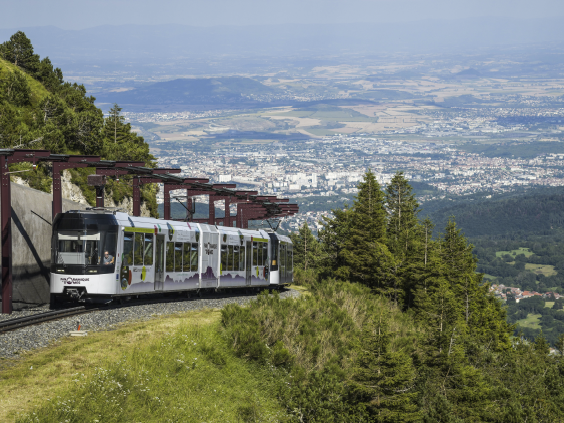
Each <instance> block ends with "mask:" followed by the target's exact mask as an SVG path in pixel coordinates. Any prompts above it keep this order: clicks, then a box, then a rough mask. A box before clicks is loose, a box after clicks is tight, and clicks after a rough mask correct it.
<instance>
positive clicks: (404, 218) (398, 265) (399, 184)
mask: <svg viewBox="0 0 564 423" xmlns="http://www.w3.org/2000/svg"><path fill="white" fill-rule="evenodd" d="M385 200H386V207H387V209H388V213H389V218H388V225H387V230H386V237H387V246H388V248H389V250H390V252H391V253H392V254H393V256H394V263H395V266H394V273H395V276H396V278H397V279H398V281H399V285H400V286H401V289H402V290H403V291H404V293H405V299H406V303H407V304H406V305H408V306H411V305H412V302H413V291H414V290H415V287H414V286H413V284H414V281H415V279H416V278H414V275H413V273H414V272H416V269H415V267H417V265H418V264H420V260H421V257H420V253H421V251H420V250H421V248H422V247H423V245H422V241H423V239H422V237H423V236H424V235H425V234H424V233H423V232H422V229H423V228H422V227H421V225H420V224H419V222H418V220H417V213H418V208H419V204H418V203H417V200H416V199H415V195H414V194H413V192H412V188H411V186H410V185H409V183H408V181H407V179H406V178H405V177H404V175H403V172H397V173H396V174H395V175H394V177H393V178H392V180H391V181H390V183H389V184H388V186H387V187H386V193H385ZM427 241H428V239H427ZM423 252H424V251H423Z"/></svg>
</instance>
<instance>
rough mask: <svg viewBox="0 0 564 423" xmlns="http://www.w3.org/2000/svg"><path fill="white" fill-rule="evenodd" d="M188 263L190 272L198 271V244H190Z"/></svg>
mask: <svg viewBox="0 0 564 423" xmlns="http://www.w3.org/2000/svg"><path fill="white" fill-rule="evenodd" d="M190 263H191V266H190V267H191V269H192V272H197V271H198V244H192V251H191V252H190Z"/></svg>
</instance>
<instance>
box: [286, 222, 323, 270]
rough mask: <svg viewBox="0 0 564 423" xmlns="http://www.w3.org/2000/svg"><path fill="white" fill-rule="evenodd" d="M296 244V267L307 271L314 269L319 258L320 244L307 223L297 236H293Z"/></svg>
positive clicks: (291, 236)
mask: <svg viewBox="0 0 564 423" xmlns="http://www.w3.org/2000/svg"><path fill="white" fill-rule="evenodd" d="M290 238H291V239H292V242H293V244H294V246H293V248H294V267H295V268H301V269H303V270H305V271H307V270H311V269H314V268H315V267H316V263H317V260H318V258H319V243H318V242H317V239H316V238H315V236H313V234H312V233H311V230H310V229H309V226H308V225H307V222H305V223H304V224H303V225H302V227H301V228H300V229H299V231H298V233H297V234H291V235H290Z"/></svg>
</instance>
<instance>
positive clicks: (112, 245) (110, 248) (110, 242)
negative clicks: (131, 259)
mask: <svg viewBox="0 0 564 423" xmlns="http://www.w3.org/2000/svg"><path fill="white" fill-rule="evenodd" d="M116 245H117V232H114V231H108V232H106V242H105V247H104V249H103V250H102V251H101V253H102V254H104V253H105V252H106V251H107V252H108V253H109V255H110V256H112V257H116ZM101 257H102V256H100V259H101ZM114 262H115V259H114Z"/></svg>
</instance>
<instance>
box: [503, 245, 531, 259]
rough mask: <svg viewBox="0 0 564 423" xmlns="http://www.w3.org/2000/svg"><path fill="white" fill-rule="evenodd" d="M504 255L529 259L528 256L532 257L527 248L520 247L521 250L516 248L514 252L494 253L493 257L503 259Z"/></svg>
mask: <svg viewBox="0 0 564 423" xmlns="http://www.w3.org/2000/svg"><path fill="white" fill-rule="evenodd" d="M506 254H509V255H510V256H513V257H515V256H516V255H518V254H524V255H525V257H530V256H532V255H533V252H532V251H529V249H528V248H523V247H521V248H518V249H516V250H511V251H497V252H496V253H495V256H496V257H503V256H504V255H506Z"/></svg>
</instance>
